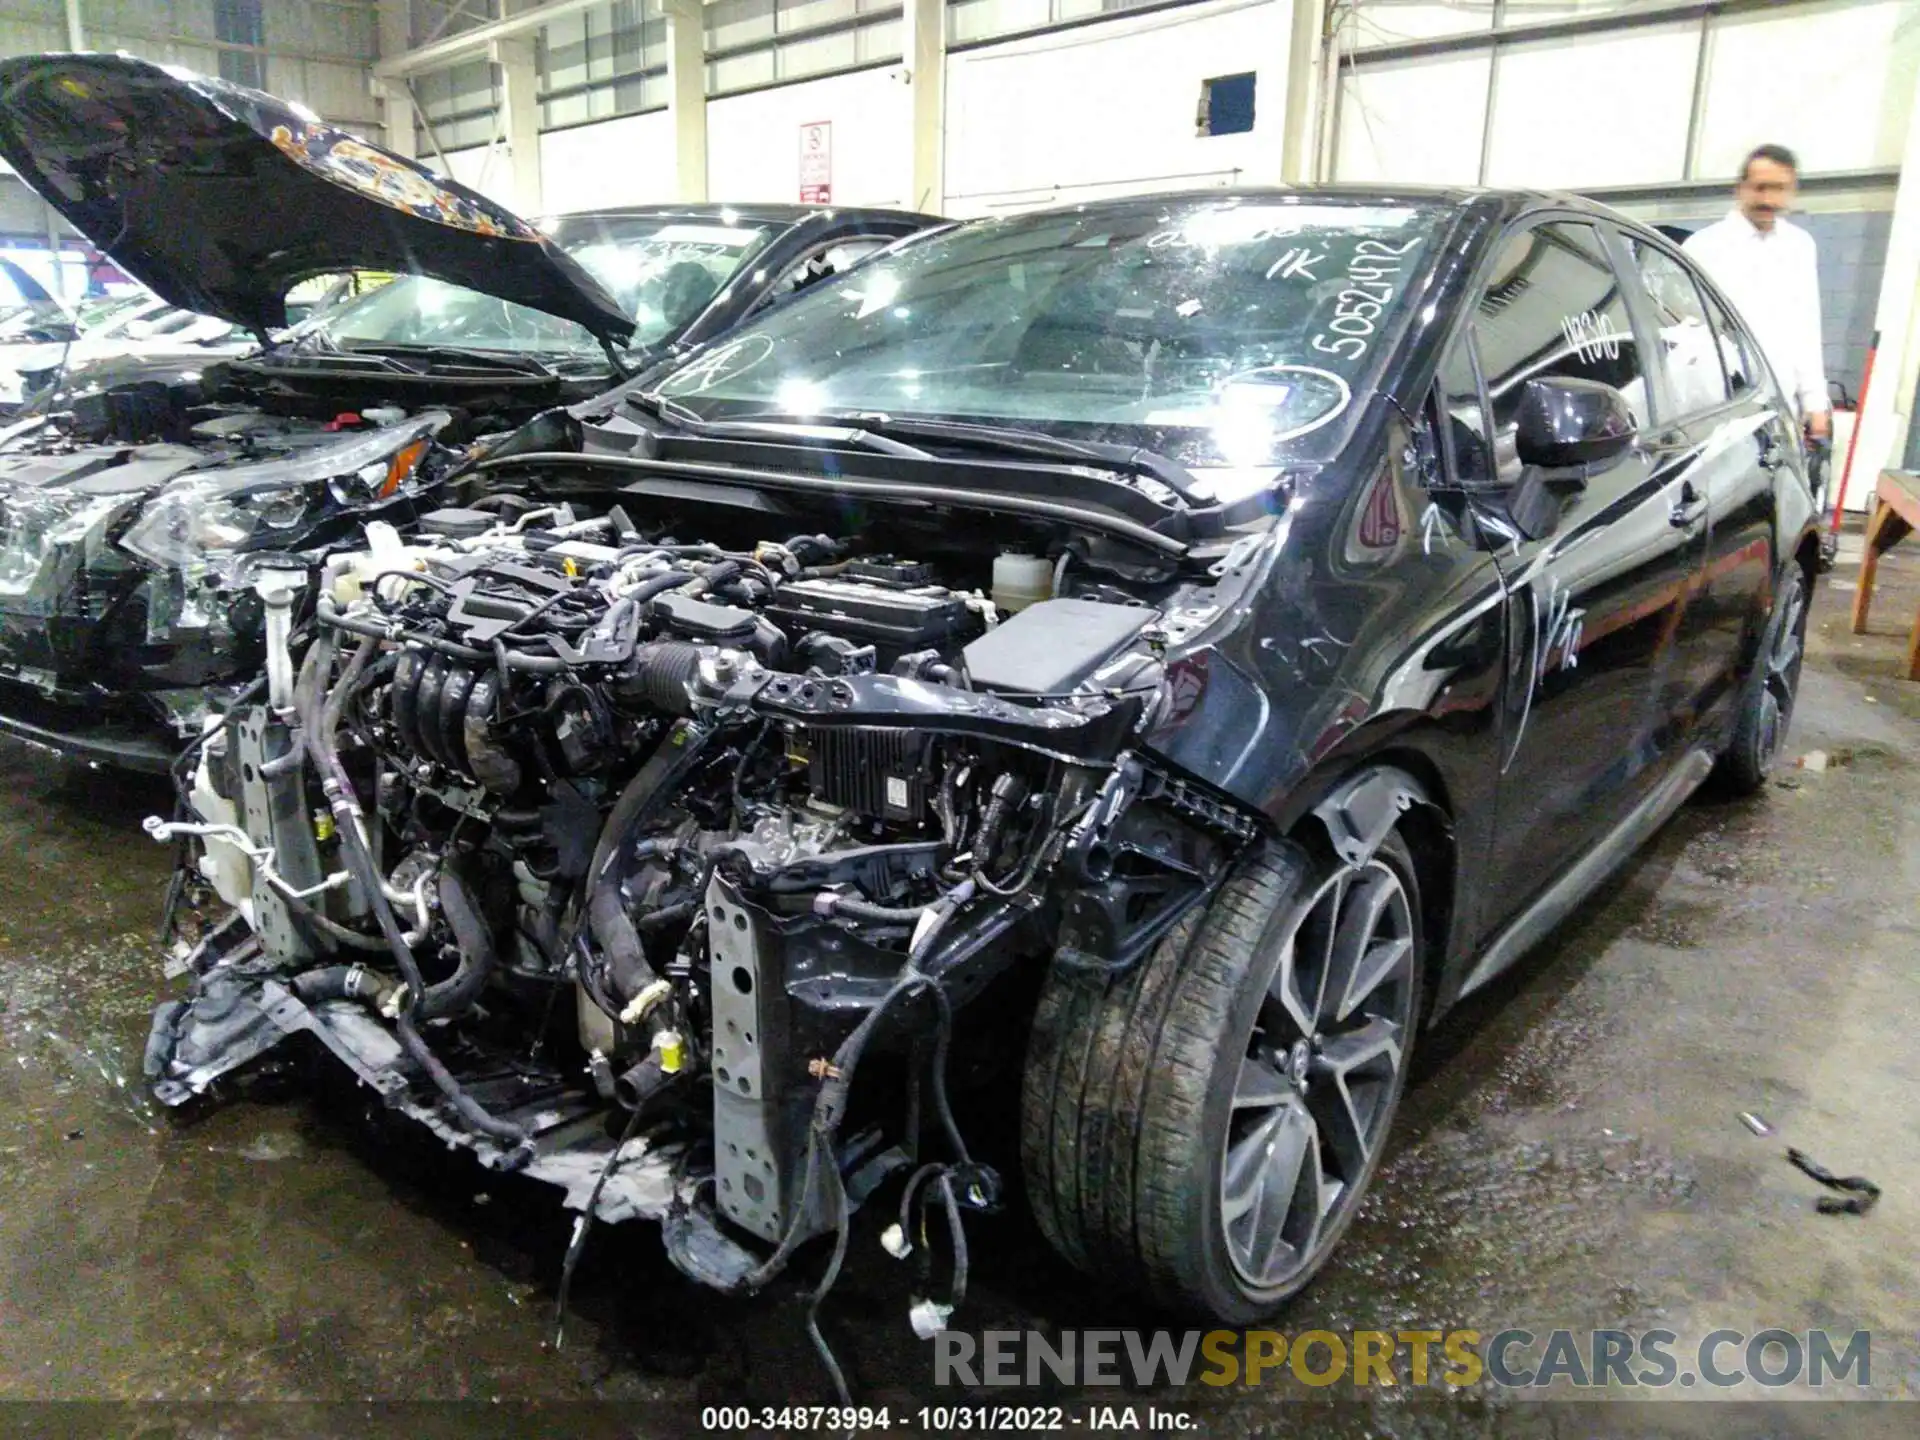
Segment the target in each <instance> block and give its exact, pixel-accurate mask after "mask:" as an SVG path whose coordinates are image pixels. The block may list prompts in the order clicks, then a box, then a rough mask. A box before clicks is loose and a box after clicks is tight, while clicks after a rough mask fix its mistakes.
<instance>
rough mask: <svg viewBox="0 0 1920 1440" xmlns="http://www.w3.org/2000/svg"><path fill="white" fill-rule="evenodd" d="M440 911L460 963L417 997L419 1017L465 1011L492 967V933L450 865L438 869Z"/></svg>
mask: <svg viewBox="0 0 1920 1440" xmlns="http://www.w3.org/2000/svg"><path fill="white" fill-rule="evenodd" d="M440 913H441V914H442V915H444V916H446V917H447V928H448V929H449V930H451V931H453V938H454V940H455V942H456V943H457V944H458V945H459V946H460V963H459V965H458V966H457V967H455V969H454V972H453V974H452V975H451V976H449V977H448V978H447V979H445V980H441V981H438V982H437V983H435V984H432V985H429V986H428V987H427V992H426V994H424V995H422V996H421V997H420V1011H419V1013H420V1018H421V1019H423V1020H438V1019H441V1018H443V1017H446V1016H451V1015H462V1014H465V1013H466V1011H467V1010H468V1009H470V1008H471V1007H472V1005H473V1002H474V1001H476V1000H478V999H479V998H480V992H481V991H482V990H484V989H485V988H486V984H487V979H488V977H489V976H490V975H492V973H493V967H494V960H495V955H494V948H493V934H492V932H491V931H490V930H488V929H487V924H486V921H484V920H482V919H481V918H480V908H479V906H477V905H475V904H474V901H473V892H472V891H471V890H469V889H468V888H467V884H466V881H465V880H463V879H462V878H461V876H460V873H459V871H458V870H457V869H455V868H454V867H452V866H448V867H446V868H445V869H443V870H442V871H441V872H440Z"/></svg>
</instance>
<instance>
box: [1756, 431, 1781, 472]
mask: <svg viewBox="0 0 1920 1440" xmlns="http://www.w3.org/2000/svg"><path fill="white" fill-rule="evenodd" d="M1786 463H1787V454H1786V447H1785V446H1784V445H1782V444H1781V443H1780V439H1779V437H1778V436H1777V435H1766V436H1762V437H1761V440H1760V468H1761V469H1762V470H1765V471H1767V472H1768V473H1769V474H1771V473H1772V472H1773V471H1775V470H1778V469H1779V468H1780V467H1781V466H1782V465H1784V464H1786Z"/></svg>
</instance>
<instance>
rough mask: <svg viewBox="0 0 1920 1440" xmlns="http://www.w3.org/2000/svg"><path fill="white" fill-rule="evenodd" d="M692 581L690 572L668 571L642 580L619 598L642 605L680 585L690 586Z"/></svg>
mask: <svg viewBox="0 0 1920 1440" xmlns="http://www.w3.org/2000/svg"><path fill="white" fill-rule="evenodd" d="M693 580H694V574H693V572H692V571H691V570H668V571H665V572H664V573H662V574H659V575H654V576H650V577H649V578H647V579H645V580H642V581H641V582H640V583H639V584H638V585H636V586H634V587H633V589H631V590H629V591H628V592H627V593H626V594H625V595H623V596H621V597H620V598H621V599H623V600H630V601H632V602H633V603H634V604H636V605H644V604H646V603H647V601H649V600H651V599H653V597H654V596H656V595H661V594H664V593H666V592H667V591H669V590H672V589H675V588H677V587H679V586H681V585H691V584H692V583H693Z"/></svg>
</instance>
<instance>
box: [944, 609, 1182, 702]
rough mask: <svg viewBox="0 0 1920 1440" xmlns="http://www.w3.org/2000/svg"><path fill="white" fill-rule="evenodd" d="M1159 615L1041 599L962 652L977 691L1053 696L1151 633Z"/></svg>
mask: <svg viewBox="0 0 1920 1440" xmlns="http://www.w3.org/2000/svg"><path fill="white" fill-rule="evenodd" d="M1154 615H1155V612H1154V611H1152V610H1149V609H1147V608H1146V607H1145V606H1142V605H1108V604H1106V603H1105V602H1103V601H1099V600H1042V601H1039V602H1038V603H1036V604H1033V605H1029V606H1028V607H1027V608H1026V609H1024V610H1022V611H1020V612H1019V613H1017V614H1015V615H1014V616H1013V617H1012V618H1011V619H1008V620H1006V621H1004V622H1003V623H1001V624H1000V625H998V626H996V627H995V628H994V629H992V630H989V631H988V632H987V633H986V634H985V635H982V636H981V637H980V638H979V639H978V640H975V641H974V642H973V643H972V644H970V645H968V646H967V648H966V649H965V650H964V651H963V652H962V653H963V655H964V656H965V657H966V662H967V673H968V675H970V676H971V677H972V679H973V685H974V688H975V689H976V690H1006V691H1010V692H1012V693H1014V694H1017V695H1053V694H1058V693H1060V692H1062V691H1067V690H1071V689H1073V687H1074V686H1076V685H1078V684H1079V683H1080V682H1081V681H1083V680H1085V679H1086V678H1087V677H1088V676H1090V675H1092V674H1093V672H1094V671H1096V670H1098V669H1099V668H1100V666H1101V665H1102V664H1103V663H1105V661H1106V660H1107V658H1108V657H1109V656H1111V655H1113V654H1114V653H1115V652H1116V651H1118V650H1119V649H1121V648H1122V647H1123V646H1125V645H1126V644H1127V642H1128V641H1130V640H1132V639H1133V637H1134V636H1136V635H1138V634H1139V633H1140V632H1141V630H1143V629H1144V628H1146V625H1147V622H1148V621H1150V620H1152V619H1153V618H1154Z"/></svg>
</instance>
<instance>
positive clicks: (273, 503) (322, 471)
mask: <svg viewBox="0 0 1920 1440" xmlns="http://www.w3.org/2000/svg"><path fill="white" fill-rule="evenodd" d="M446 423H447V417H446V416H445V415H444V414H441V413H438V412H435V413H433V414H430V415H424V416H421V417H420V418H419V419H417V420H416V421H415V422H414V423H412V424H410V425H394V426H389V427H387V428H385V429H381V430H374V431H370V432H368V433H366V434H364V435H359V436H356V437H354V438H353V439H351V440H349V441H346V442H345V443H343V444H338V445H328V446H325V447H323V448H321V449H318V450H315V451H313V452H312V453H310V454H306V455H300V456H296V457H293V458H290V459H282V460H267V461H262V462H260V463H258V464H250V465H234V466H229V467H227V468H225V469H221V470H217V471H203V472H200V473H198V474H195V475H191V476H185V477H182V478H181V479H179V480H176V481H175V482H174V483H173V484H171V485H169V486H168V487H167V488H166V489H164V490H162V491H161V492H160V493H159V494H158V495H156V496H154V497H153V499H151V500H149V501H148V502H147V504H146V507H145V508H144V509H143V510H141V512H140V518H139V519H137V520H135V521H134V522H133V524H132V525H131V526H130V527H129V528H128V530H127V533H126V534H125V535H123V536H121V537H120V547H121V549H123V550H126V551H127V552H129V553H130V554H133V555H137V556H138V557H139V558H140V559H142V560H145V561H146V562H147V563H148V564H149V565H154V566H157V567H159V568H160V569H163V570H168V569H174V570H185V569H190V568H191V567H193V566H194V565H196V564H197V563H199V562H200V561H201V560H202V559H204V558H205V556H206V555H207V554H208V552H210V551H213V552H218V551H230V550H238V549H240V548H242V547H249V548H250V547H251V546H253V545H254V544H256V543H257V542H258V541H260V540H261V539H263V538H267V537H271V536H273V535H274V534H276V533H280V534H284V533H285V532H287V531H291V530H293V529H295V528H297V527H298V526H300V525H301V524H302V523H303V522H304V521H305V520H306V519H307V518H308V516H309V515H310V514H312V513H313V511H314V510H316V509H317V508H318V507H319V506H321V505H322V504H324V503H325V500H326V490H325V489H324V488H323V486H324V485H325V484H326V483H327V482H334V483H335V484H336V485H337V486H344V487H346V489H347V490H349V491H351V492H352V493H355V494H357V495H359V496H361V497H376V496H378V497H384V496H387V495H391V494H392V493H393V492H394V491H395V490H396V489H398V488H399V486H400V484H401V482H402V481H404V480H405V479H406V478H407V477H408V476H409V475H410V474H411V473H412V471H413V469H414V467H415V466H417V465H418V464H419V462H420V460H421V458H422V457H423V456H424V455H425V454H426V451H427V442H428V440H429V438H430V437H431V436H432V435H433V433H434V432H435V431H436V430H438V429H439V428H440V427H441V426H442V425H444V424H446ZM341 498H345V496H344V495H343V496H342V497H341Z"/></svg>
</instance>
